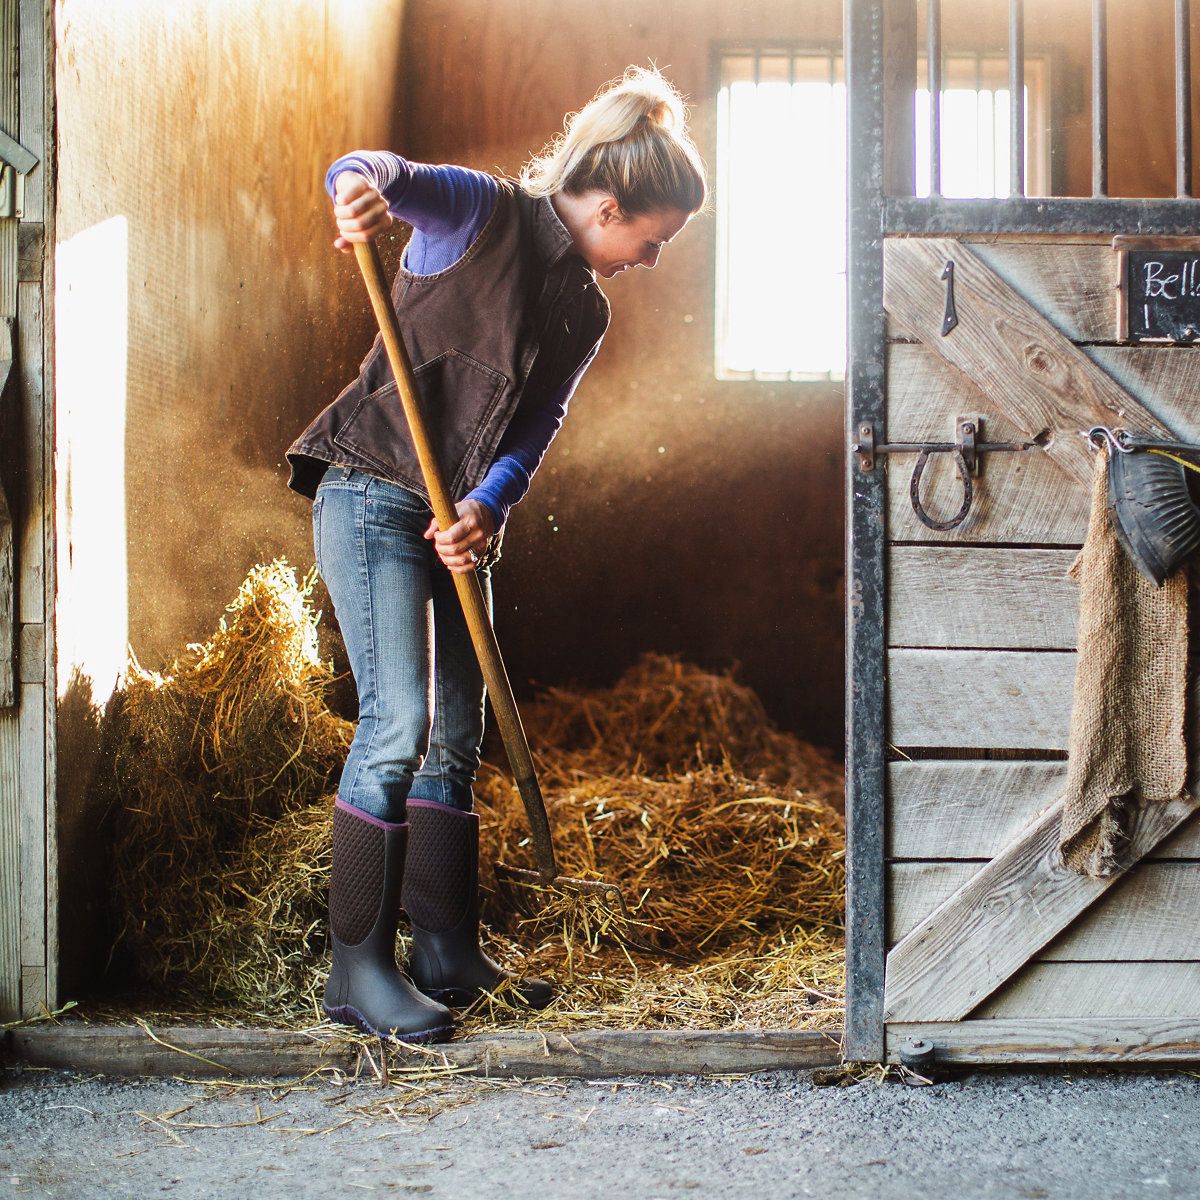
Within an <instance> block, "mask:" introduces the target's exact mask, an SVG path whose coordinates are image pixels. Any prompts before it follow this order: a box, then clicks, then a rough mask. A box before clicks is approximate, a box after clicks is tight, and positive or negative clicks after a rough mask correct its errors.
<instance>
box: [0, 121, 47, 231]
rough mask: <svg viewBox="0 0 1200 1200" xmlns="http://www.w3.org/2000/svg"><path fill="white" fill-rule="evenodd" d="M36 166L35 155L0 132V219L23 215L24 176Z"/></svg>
mask: <svg viewBox="0 0 1200 1200" xmlns="http://www.w3.org/2000/svg"><path fill="white" fill-rule="evenodd" d="M37 165H38V160H37V156H36V155H34V154H32V153H31V152H30V151H28V150H26V149H25V147H24V146H22V145H21V143H20V142H18V141H14V140H13V139H12V138H10V137H9V136H8V134H7V133H4V132H3V131H0V218H3V217H20V216H23V215H24V209H25V176H26V175H28V174H29V172H30V171H32V170H33V168H34V167H36V166H37Z"/></svg>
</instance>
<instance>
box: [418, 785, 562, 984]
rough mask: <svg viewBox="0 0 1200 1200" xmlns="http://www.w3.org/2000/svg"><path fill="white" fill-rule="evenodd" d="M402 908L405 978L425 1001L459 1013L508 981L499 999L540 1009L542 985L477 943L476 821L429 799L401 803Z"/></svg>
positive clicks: (539, 980)
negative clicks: (407, 945) (405, 832)
mask: <svg viewBox="0 0 1200 1200" xmlns="http://www.w3.org/2000/svg"><path fill="white" fill-rule="evenodd" d="M408 822H409V826H410V833H409V839H408V863H407V865H406V867H405V873H404V901H403V902H404V909H405V911H406V912H407V913H408V916H409V920H410V921H412V934H413V940H412V956H411V957H410V959H409V963H408V973H409V975H410V976H411V977H412V981H413V983H415V984H416V985H417V987H419V988H420V989H421V991H423V992H424V993H425V994H426V995H427V996H432V997H434V998H435V999H437V1000H440V1001H442V1003H443V1004H450V1005H453V1006H455V1007H461V1006H463V1005H466V1004H470V1003H471V1002H472V1001H473V1000H475V999H477V998H478V997H479V995H480V993H481V992H485V991H486V992H495V991H496V989H497V988H498V987H500V985H501V984H504V983H509V984H511V986H510V987H508V988H506V989H505V997H506V998H507V999H509V1000H510V1001H513V1000H515V1001H518V1002H520V1003H522V1004H526V1005H528V1006H529V1007H530V1008H545V1007H546V1005H547V1004H549V1003H550V1001H551V1000H552V999H553V997H554V990H553V988H552V987H551V986H550V984H548V983H547V982H546V981H545V980H544V979H532V978H531V979H518V978H517V976H516V975H514V974H513V973H512V972H511V971H506V970H505V969H504V968H503V967H501V966H500V965H499V963H497V962H494V961H493V960H492V959H491V958H489V957H488V955H486V954H485V953H484V952H483V948H482V947H481V946H480V944H479V818H478V817H477V816H476V815H475V814H474V813H468V812H461V811H460V810H459V809H457V808H451V807H450V806H449V805H447V804H438V803H437V802H436V801H434V800H414V799H411V798H410V799H409V801H408Z"/></svg>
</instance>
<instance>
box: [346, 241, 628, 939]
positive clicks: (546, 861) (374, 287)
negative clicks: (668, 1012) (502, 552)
mask: <svg viewBox="0 0 1200 1200" xmlns="http://www.w3.org/2000/svg"><path fill="white" fill-rule="evenodd" d="M354 253H355V257H356V258H357V260H358V266H359V270H360V271H361V272H362V277H363V281H364V283H365V284H366V285H367V293H368V294H369V296H370V297H371V307H372V308H373V309H374V310H375V319H376V321H377V322H378V324H379V332H380V335H381V336H382V338H383V344H384V347H385V349H386V350H387V356H388V363H389V364H390V365H391V368H392V374H393V375H394V376H395V378H396V390H397V393H398V395H399V397H400V403H401V405H402V407H403V409H404V416H405V418H406V420H407V422H408V429H409V433H410V434H411V436H412V440H413V447H414V449H415V450H416V454H417V460H418V461H419V463H420V464H421V477H422V479H423V480H424V482H425V490H426V491H427V492H428V493H429V503H430V507H431V508H432V509H433V515H434V516H435V517H436V518H437V522H438V525H440V526H441V528H442V529H449V528H450V526H451V525H453V524H454V523H455V522H456V521H457V520H458V513H457V511H456V510H455V507H454V504H453V503H452V502H451V499H450V492H449V491H448V490H447V488H446V483H445V478H444V476H443V475H442V469H441V465H440V464H439V463H438V461H437V454H436V452H435V450H434V446H433V441H432V439H431V438H430V436H429V430H428V428H427V426H426V424H425V418H424V416H423V415H422V413H421V409H420V406H419V404H418V401H417V390H416V383H415V382H414V380H413V373H412V364H411V363H410V362H409V358H408V351H407V350H406V349H405V347H404V339H403V338H402V337H401V334H400V324H399V322H398V321H397V320H396V312H395V310H394V309H393V307H392V302H391V297H390V296H389V294H388V286H387V279H386V277H385V276H384V273H383V263H382V262H381V260H380V258H379V251H378V249H377V248H376V246H375V243H374V242H355V243H354ZM453 578H454V586H455V589H456V590H457V592H458V599H459V602H460V603H461V604H462V609H463V615H464V616H465V617H466V621H467V628H468V629H469V630H470V633H471V643H472V645H473V646H474V647H475V654H476V657H477V658H478V659H479V667H480V670H481V671H482V673H483V680H484V684H485V685H486V687H487V691H488V698H489V699H490V700H491V705H492V712H493V714H494V715H495V718H496V725H497V727H498V728H499V730H500V736H501V738H502V739H503V741H504V749H505V751H506V752H507V754H508V761H509V763H510V765H511V766H512V772H513V776H514V778H515V779H516V783H517V789H518V791H519V792H520V793H521V800H522V801H523V802H524V804H525V812H526V814H527V816H528V818H529V827H530V832H531V833H532V835H533V850H534V856H535V859H536V861H537V870H535V871H528V870H523V869H521V868H517V867H507V866H504V865H503V864H500V863H497V864H496V870H497V873H498V877H499V876H502V877H504V878H507V879H508V880H510V881H511V882H514V883H521V884H526V885H529V884H535V885H540V886H541V887H544V888H548V889H552V888H558V889H561V890H564V891H572V892H579V893H582V894H585V895H597V896H602V897H604V898H606V899H609V900H611V901H612V902H613V904H615V906H616V908H617V909H618V910H619V911H620V913H621V914H622V916H623V917H625V918H626V919H628V918H629V910H628V908H627V907H626V905H625V900H624V898H623V897H622V896H621V893H620V890H619V889H618V887H617V885H616V884H615V883H608V882H606V881H605V880H602V879H575V878H572V877H571V876H568V875H560V874H559V873H558V863H557V862H556V861H555V857H554V843H553V841H552V840H551V837H550V819H549V817H548V816H547V815H546V804H545V801H544V800H543V799H542V789H541V787H540V786H539V784H538V780H537V771H536V769H535V768H534V765H533V756H532V755H531V754H530V753H529V742H528V740H527V739H526V737H525V729H524V727H523V726H522V724H521V716H520V714H519V713H518V712H517V702H516V700H515V698H514V697H513V692H512V685H511V684H510V683H509V681H508V672H507V671H505V669H504V660H503V659H502V658H501V657H500V646H499V644H498V643H497V641H496V632H495V630H494V629H493V628H492V622H491V619H490V618H489V616H488V611H487V605H486V604H485V603H484V600H483V591H482V589H481V588H480V586H479V579H478V578H477V577H476V575H475V572H474V571H468V572H463V573H459V572H453Z"/></svg>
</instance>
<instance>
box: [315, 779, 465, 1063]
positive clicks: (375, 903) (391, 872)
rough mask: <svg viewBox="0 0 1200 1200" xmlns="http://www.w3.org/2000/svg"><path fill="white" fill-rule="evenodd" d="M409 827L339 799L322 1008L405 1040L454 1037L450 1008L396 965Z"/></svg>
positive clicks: (380, 1033)
mask: <svg viewBox="0 0 1200 1200" xmlns="http://www.w3.org/2000/svg"><path fill="white" fill-rule="evenodd" d="M407 835H408V826H407V825H396V824H393V823H391V822H389V821H381V820H380V819H379V818H378V817H372V816H370V815H369V814H368V813H364V812H362V811H361V810H360V809H357V808H352V807H351V806H350V805H349V804H345V803H343V802H342V801H341V800H338V801H336V802H335V804H334V809H333V871H332V875H331V878H330V881H329V927H330V942H331V943H332V945H333V968H332V970H331V971H330V972H329V979H328V981H327V982H326V984H325V1003H324V1005H323V1007H324V1009H325V1012H326V1014H327V1015H328V1016H329V1018H330V1020H333V1021H341V1022H343V1023H345V1024H347V1025H357V1026H358V1028H359V1029H361V1030H362V1031H363V1032H364V1033H373V1034H375V1035H377V1036H378V1037H390V1036H394V1037H397V1038H399V1039H400V1040H401V1041H405V1042H437V1041H444V1040H445V1039H446V1038H447V1037H449V1035H450V1033H451V1031H452V1029H453V1026H454V1018H453V1016H452V1015H451V1013H450V1010H449V1009H447V1008H445V1007H444V1006H443V1005H441V1004H437V1003H435V1002H434V1001H433V1000H430V999H429V998H428V997H426V996H423V995H422V994H421V993H420V992H419V991H418V990H417V989H416V988H415V987H413V985H412V984H411V983H410V982H409V981H408V980H407V979H406V978H405V977H404V975H403V974H402V973H401V971H400V970H399V968H398V967H397V966H396V927H397V925H398V923H399V917H400V892H401V887H402V885H403V879H404V854H405V845H406V842H407V840H408V837H407Z"/></svg>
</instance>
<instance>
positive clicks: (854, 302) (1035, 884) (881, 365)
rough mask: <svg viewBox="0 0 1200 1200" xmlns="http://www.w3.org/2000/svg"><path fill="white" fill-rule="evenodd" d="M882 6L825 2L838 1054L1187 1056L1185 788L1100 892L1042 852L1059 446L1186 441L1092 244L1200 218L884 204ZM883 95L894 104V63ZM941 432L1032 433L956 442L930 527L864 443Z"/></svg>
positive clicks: (1083, 450) (1063, 523)
mask: <svg viewBox="0 0 1200 1200" xmlns="http://www.w3.org/2000/svg"><path fill="white" fill-rule="evenodd" d="M903 7H904V6H903V5H897V6H895V7H894V9H893V7H892V6H888V8H889V11H888V12H885V10H884V5H883V3H882V2H876V0H852V2H851V3H850V4H849V6H848V10H847V61H848V72H849V78H850V94H851V95H850V111H851V118H850V119H851V185H852V186H851V194H852V200H851V226H850V228H851V258H850V280H851V300H850V307H851V352H850V364H849V373H848V405H847V436H848V443H849V448H850V452H849V453H848V455H847V477H848V492H847V495H848V526H849V553H848V571H849V577H850V588H849V591H850V605H849V611H848V623H847V630H848V659H849V675H850V685H849V695H848V751H849V761H848V797H847V805H848V807H847V817H848V837H849V852H848V857H849V887H848V899H847V916H848V938H847V940H848V958H847V962H848V1000H847V1025H846V1042H845V1047H844V1050H845V1053H846V1056H847V1057H848V1058H853V1059H862V1060H868V1059H870V1060H876V1061H882V1060H885V1059H886V1060H890V1061H896V1060H897V1059H900V1058H901V1057H902V1055H903V1051H904V1050H905V1049H906V1047H907V1048H909V1049H911V1045H912V1042H914V1041H918V1040H920V1041H925V1042H931V1043H932V1044H933V1046H934V1048H935V1053H936V1056H937V1057H938V1058H940V1059H943V1060H946V1061H954V1060H958V1061H973V1062H1005V1061H1069V1060H1080V1061H1110V1060H1170V1059H1176V1060H1178V1059H1196V1058H1200V938H1198V937H1197V936H1196V934H1195V932H1194V930H1195V928H1196V927H1197V925H1198V924H1200V828H1198V827H1197V826H1196V823H1195V822H1194V821H1192V820H1190V818H1191V817H1192V815H1193V813H1194V810H1195V808H1196V807H1197V805H1198V804H1200V800H1198V799H1197V797H1196V796H1195V795H1189V796H1187V797H1185V799H1184V800H1182V801H1179V802H1176V803H1173V804H1169V805H1161V806H1155V807H1152V808H1149V809H1147V810H1145V811H1144V812H1143V813H1142V814H1141V815H1140V817H1139V820H1138V824H1137V826H1136V830H1135V833H1134V836H1133V839H1132V844H1131V845H1130V847H1129V849H1128V852H1127V853H1126V855H1125V858H1124V859H1123V861H1122V864H1121V870H1120V871H1118V872H1117V873H1116V874H1115V875H1114V876H1112V877H1110V878H1106V879H1093V878H1088V877H1084V876H1080V875H1078V874H1075V873H1073V872H1071V871H1069V870H1067V869H1066V868H1065V867H1063V866H1062V865H1061V863H1060V861H1059V857H1058V853H1057V847H1058V829H1059V817H1060V808H1061V796H1062V793H1063V790H1064V782H1065V777H1066V762H1065V758H1066V748H1067V733H1068V725H1069V721H1070V713H1071V701H1072V689H1073V683H1074V674H1075V624H1076V614H1077V606H1078V596H1077V592H1076V588H1075V585H1074V583H1073V582H1072V581H1071V580H1070V579H1069V578H1068V577H1067V570H1068V568H1069V566H1070V564H1071V563H1072V561H1073V560H1074V558H1075V556H1076V554H1077V552H1078V549H1079V547H1080V545H1081V543H1082V541H1083V538H1084V535H1085V532H1086V528H1087V519H1088V504H1089V492H1090V480H1091V476H1092V459H1091V452H1090V451H1089V449H1088V443H1087V440H1086V437H1085V436H1084V434H1085V433H1086V431H1087V430H1088V429H1089V428H1090V427H1091V426H1093V425H1097V424H1103V425H1108V426H1120V427H1124V428H1128V429H1131V430H1138V431H1155V432H1157V433H1159V434H1167V435H1169V436H1175V437H1178V438H1180V439H1182V440H1186V441H1191V442H1197V441H1200V406H1198V405H1197V404H1196V402H1195V397H1196V396H1197V395H1198V394H1200V356H1198V355H1197V354H1196V352H1195V351H1194V349H1192V348H1190V347H1184V346H1181V345H1168V344H1164V345H1153V346H1150V345H1133V344H1125V343H1122V342H1121V341H1120V339H1119V338H1118V336H1117V296H1118V293H1117V290H1116V287H1115V285H1116V280H1117V275H1116V269H1117V258H1116V254H1115V252H1114V249H1113V245H1112V239H1113V236H1114V235H1116V234H1121V233H1134V232H1137V233H1141V234H1146V233H1156V234H1163V235H1168V236H1169V235H1181V234H1183V233H1185V232H1191V231H1194V230H1196V229H1200V205H1198V204H1197V202H1196V201H1194V200H1192V199H1190V198H1185V199H1175V200H1163V201H1145V200H1143V201H1126V200H1111V199H1108V198H1107V197H1103V196H1097V197H1096V198H1092V199H1089V200H1065V199H1064V200H1039V201H1032V200H1028V199H1025V198H1024V197H1022V196H1016V197H1013V198H1010V199H1008V200H1004V201H989V202H982V201H951V200H946V199H943V198H941V197H939V196H936V195H935V196H933V197H932V198H929V199H916V198H913V197H912V196H911V185H910V187H909V195H908V196H904V195H902V194H900V193H901V192H902V190H903V189H902V187H901V188H897V187H895V186H894V180H895V178H897V177H898V178H901V179H903V177H904V175H905V164H904V161H903V155H897V154H896V153H895V144H894V142H889V138H888V136H887V135H888V132H889V131H886V130H885V121H890V120H892V119H894V112H895V111H896V109H897V103H896V101H895V94H896V92H895V89H898V90H899V92H900V94H901V95H903V93H904V90H905V72H904V71H903V70H898V69H895V68H894V67H893V69H890V70H885V65H886V62H887V60H886V59H885V54H884V47H885V42H886V40H887V37H888V36H891V37H892V38H893V43H892V45H893V47H895V46H899V47H901V48H902V49H903V48H904V47H906V46H907V48H908V50H909V51H911V49H912V40H911V26H910V27H909V28H908V30H907V34H906V30H905V28H904V27H903V26H902V25H896V24H893V25H892V26H891V27H890V31H889V30H885V23H886V22H888V21H893V22H894V21H895V20H896V17H895V12H896V11H897V10H902V9H903ZM1013 8H1014V12H1015V13H1016V14H1017V24H1016V26H1015V28H1016V29H1017V30H1018V31H1019V8H1020V5H1019V3H1015V4H1014V5H1013ZM1018 80H1019V77H1018ZM907 88H908V95H909V104H910V108H909V111H911V88H912V72H911V69H910V70H909V72H908V80H907ZM889 89H892V92H891V95H892V100H893V103H892V104H891V105H890V106H889V104H888V103H887V97H888V95H889ZM901 111H902V108H901ZM1017 115H1018V114H1014V116H1017ZM1014 125H1015V126H1017V122H1016V121H1014ZM1017 127H1018V128H1019V126H1017ZM891 132H892V133H894V132H895V131H894V130H893V131H891ZM910 132H911V128H910ZM903 133H904V131H903V129H901V131H900V136H901V137H902V136H903ZM885 149H886V152H885ZM897 163H899V165H898V166H897ZM907 170H908V178H909V179H911V148H910V152H909V158H908V163H907ZM889 172H891V173H892V183H893V186H891V187H888V186H885V184H887V183H888V182H889V178H888V176H889ZM889 193H890V194H889ZM951 264H952V267H951ZM951 287H952V289H953V291H952V297H951ZM951 299H952V304H951V303H950V301H951ZM964 424H968V425H970V426H972V427H973V428H974V429H975V430H976V431H977V434H978V436H979V437H980V438H981V439H982V440H984V441H987V442H1006V443H1027V444H1028V448H1027V449H1025V450H1013V451H1011V452H1003V453H990V454H984V455H981V456H980V463H981V470H980V474H979V475H978V477H976V478H973V479H972V484H973V489H974V496H973V500H972V505H971V508H970V512H969V514H968V515H967V516H966V518H965V519H964V520H963V521H962V522H961V523H960V524H958V525H956V526H955V527H954V528H951V529H935V528H930V527H929V526H928V525H927V524H925V523H924V522H922V521H921V520H920V519H918V516H917V514H916V512H915V511H914V508H913V505H912V503H911V497H910V481H911V475H912V467H913V464H914V461H915V457H916V456H915V455H914V454H912V453H898V452H897V453H876V454H874V455H873V454H872V453H871V445H872V443H874V445H875V446H876V447H878V446H879V445H881V444H891V445H896V444H900V443H911V444H925V443H942V444H943V445H944V444H946V443H949V442H953V441H955V440H957V438H958V437H959V435H960V431H961V430H962V428H963V426H964ZM949 464H950V458H949V456H948V455H941V456H935V457H933V458H931V459H930V466H929V468H928V470H927V472H926V478H925V479H924V480H923V481H922V486H921V492H920V495H921V500H922V504H923V506H924V508H925V509H926V510H927V511H928V513H929V514H931V515H932V516H933V518H934V519H935V520H936V519H937V518H946V517H949V516H950V515H952V514H954V513H955V512H956V510H957V509H958V508H959V506H960V501H961V497H962V484H961V482H960V481H958V480H957V479H956V478H955V473H954V471H953V470H952V469H949ZM939 465H940V469H937V468H938V467H939ZM1196 744H1197V743H1196V739H1195V738H1194V737H1193V738H1192V741H1191V745H1192V746H1193V747H1195V746H1196Z"/></svg>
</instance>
